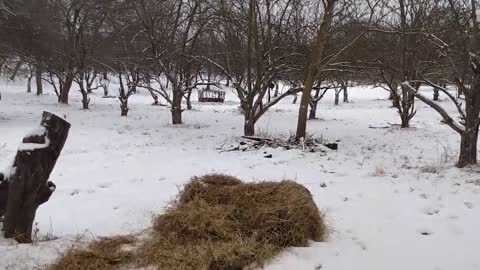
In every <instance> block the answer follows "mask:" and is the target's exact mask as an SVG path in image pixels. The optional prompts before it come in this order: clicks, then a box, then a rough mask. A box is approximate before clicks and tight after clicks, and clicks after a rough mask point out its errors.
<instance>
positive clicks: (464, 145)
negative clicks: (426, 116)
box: [402, 0, 480, 167]
mask: <svg viewBox="0 0 480 270" xmlns="http://www.w3.org/2000/svg"><path fill="white" fill-rule="evenodd" d="M447 3H448V6H449V8H450V12H451V18H453V19H454V20H455V21H456V25H457V26H458V25H463V27H462V28H460V29H458V28H456V29H455V30H454V35H453V36H450V37H448V36H447V37H446V38H453V40H458V39H459V37H458V35H461V36H462V37H461V39H462V40H468V44H469V46H468V49H467V50H468V51H467V53H468V54H469V56H470V57H469V59H470V72H466V71H459V67H461V66H462V62H463V58H462V55H464V54H465V52H462V51H460V49H461V48H466V47H464V46H463V45H460V46H459V47H455V46H454V47H452V46H451V45H450V44H449V43H447V42H446V41H444V40H442V39H441V38H439V37H438V36H437V35H435V34H433V33H424V34H425V35H426V36H428V38H429V39H430V41H431V42H432V43H433V44H435V45H436V46H437V47H438V49H439V52H440V54H441V55H443V56H444V57H445V58H446V62H445V63H446V65H448V66H449V67H450V70H451V77H452V79H453V82H454V84H455V85H456V87H458V89H460V91H461V93H462V94H463V95H464V96H465V100H464V104H463V103H462V101H460V100H459V99H457V98H456V97H455V96H454V95H452V94H451V93H450V92H449V91H448V89H446V87H443V86H441V85H438V84H436V83H433V82H432V81H430V80H428V79H422V80H419V81H417V82H414V83H424V84H427V85H429V86H432V87H434V88H436V89H438V90H439V91H441V92H442V93H444V94H445V95H446V96H447V97H448V98H449V99H450V100H451V101H452V102H453V104H455V107H456V109H457V111H458V114H459V119H460V120H459V121H457V120H455V119H454V118H453V117H451V116H450V115H449V114H448V113H447V111H446V110H445V109H443V107H442V106H441V105H440V104H438V103H436V102H434V101H432V100H430V99H428V98H427V97H425V96H424V95H422V94H421V93H419V92H418V91H417V89H415V88H414V87H412V86H411V84H412V82H408V81H407V82H404V83H403V84H402V86H403V87H404V88H406V89H408V90H409V91H410V93H411V94H414V95H415V96H416V97H417V98H418V99H420V100H421V101H423V102H425V103H426V104H427V105H429V106H430V107H432V108H433V109H434V110H436V111H437V112H438V113H439V114H440V115H441V116H442V118H443V123H445V124H447V125H448V126H449V127H451V128H452V129H453V130H454V131H456V132H457V133H458V134H459V135H460V137H461V141H460V155H459V158H458V162H457V166H458V167H464V166H467V165H471V164H476V163H477V141H478V129H479V125H480V118H479V116H480V68H479V67H480V28H479V22H478V17H477V12H478V10H477V3H476V1H475V0H471V1H469V2H464V1H455V0H448V1H447ZM460 20H462V21H467V22H468V23H466V24H462V23H461V21H460ZM453 42H454V41H452V43H453ZM458 52H460V53H458Z"/></svg>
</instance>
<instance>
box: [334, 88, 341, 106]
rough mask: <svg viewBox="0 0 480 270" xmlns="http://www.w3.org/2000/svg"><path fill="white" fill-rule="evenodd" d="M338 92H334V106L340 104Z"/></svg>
mask: <svg viewBox="0 0 480 270" xmlns="http://www.w3.org/2000/svg"><path fill="white" fill-rule="evenodd" d="M340 92H341V91H340V90H335V106H338V104H339V103H340Z"/></svg>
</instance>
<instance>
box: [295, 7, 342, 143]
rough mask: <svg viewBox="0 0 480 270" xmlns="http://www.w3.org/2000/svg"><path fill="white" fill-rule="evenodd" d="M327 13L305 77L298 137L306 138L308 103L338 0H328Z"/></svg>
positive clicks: (323, 18) (323, 17)
mask: <svg viewBox="0 0 480 270" xmlns="http://www.w3.org/2000/svg"><path fill="white" fill-rule="evenodd" d="M325 2H326V7H325V13H324V14H323V16H322V21H321V23H320V28H319V30H318V33H317V37H316V39H315V43H314V48H313V53H312V61H311V63H310V64H309V66H308V69H307V75H306V79H305V88H304V90H303V95H302V100H301V101H300V110H299V113H298V123H297V132H296V138H297V139H300V138H305V136H306V133H307V114H308V105H309V103H310V98H311V96H310V95H311V92H312V87H313V83H314V82H315V77H316V76H317V72H318V69H319V67H320V64H321V62H322V58H323V51H324V49H325V45H326V43H327V31H328V26H329V25H330V22H331V20H332V17H333V10H334V6H335V2H336V0H327V1H325Z"/></svg>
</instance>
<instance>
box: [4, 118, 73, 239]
mask: <svg viewBox="0 0 480 270" xmlns="http://www.w3.org/2000/svg"><path fill="white" fill-rule="evenodd" d="M40 125H41V126H42V127H43V128H44V131H43V134H36V135H30V136H29V137H25V138H23V141H22V144H21V145H20V148H19V149H18V151H17V154H16V156H15V160H14V163H13V166H12V168H15V172H14V173H13V174H12V175H11V176H10V177H9V179H8V182H7V184H8V198H7V203H6V211H5V220H4V221H3V228H4V236H5V238H15V240H17V241H18V242H20V243H30V242H32V225H33V221H34V219H35V213H36V211H37V208H38V207H39V206H40V205H41V204H43V203H45V202H46V201H48V199H49V198H50V196H51V194H52V193H53V191H54V190H55V185H54V184H53V183H52V182H50V181H48V180H49V177H50V173H51V172H52V170H53V168H54V167H55V163H56V162H57V159H58V157H59V156H60V153H61V151H62V149H63V146H64V144H65V141H66V140H67V137H68V131H69V129H70V124H69V123H68V122H67V121H65V120H64V119H62V118H60V117H58V116H56V115H54V114H52V113H49V112H43V116H42V121H41V123H40ZM2 183H3V182H2Z"/></svg>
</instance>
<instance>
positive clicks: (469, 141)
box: [457, 128, 478, 168]
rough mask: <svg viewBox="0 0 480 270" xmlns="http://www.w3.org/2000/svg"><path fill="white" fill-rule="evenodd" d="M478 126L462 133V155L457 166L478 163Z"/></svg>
mask: <svg viewBox="0 0 480 270" xmlns="http://www.w3.org/2000/svg"><path fill="white" fill-rule="evenodd" d="M477 141H478V128H477V129H473V130H472V131H466V132H464V133H463V134H462V135H461V142H460V156H459V158H458V163H457V166H458V167H460V168H462V167H465V166H467V165H474V164H477Z"/></svg>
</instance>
